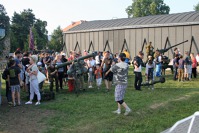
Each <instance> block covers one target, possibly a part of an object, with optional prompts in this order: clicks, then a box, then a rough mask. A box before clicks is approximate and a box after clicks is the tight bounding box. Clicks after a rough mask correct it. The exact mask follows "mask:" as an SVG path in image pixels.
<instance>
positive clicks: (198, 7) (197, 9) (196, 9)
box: [193, 3, 199, 11]
mask: <svg viewBox="0 0 199 133" xmlns="http://www.w3.org/2000/svg"><path fill="white" fill-rule="evenodd" d="M193 9H194V10H195V11H199V3H198V4H197V5H195V6H194V8H193Z"/></svg>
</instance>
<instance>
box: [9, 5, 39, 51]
mask: <svg viewBox="0 0 199 133" xmlns="http://www.w3.org/2000/svg"><path fill="white" fill-rule="evenodd" d="M34 22H35V15H34V14H33V13H32V10H31V9H28V10H24V11H23V12H21V13H16V12H14V16H13V17H12V25H11V31H12V34H13V35H14V37H13V38H14V39H12V40H11V45H12V46H11V48H12V49H11V50H12V51H15V50H16V47H19V48H21V50H24V48H27V47H28V40H27V38H28V35H29V31H30V28H31V27H32V26H33V24H34ZM13 40H17V41H13ZM26 50H27V49H26Z"/></svg>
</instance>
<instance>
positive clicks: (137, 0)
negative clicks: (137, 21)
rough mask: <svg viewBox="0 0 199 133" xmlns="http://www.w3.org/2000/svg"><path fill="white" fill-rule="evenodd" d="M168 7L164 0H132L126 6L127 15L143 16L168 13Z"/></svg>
mask: <svg viewBox="0 0 199 133" xmlns="http://www.w3.org/2000/svg"><path fill="white" fill-rule="evenodd" d="M169 11H170V8H169V6H167V5H166V4H165V3H164V0H133V3H132V5H130V6H128V7H127V8H126V13H127V14H128V17H143V16H149V15H158V14H169Z"/></svg>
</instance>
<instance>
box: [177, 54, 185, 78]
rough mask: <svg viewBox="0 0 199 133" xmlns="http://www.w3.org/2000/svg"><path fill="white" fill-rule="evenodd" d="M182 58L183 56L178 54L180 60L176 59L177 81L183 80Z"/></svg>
mask: <svg viewBox="0 0 199 133" xmlns="http://www.w3.org/2000/svg"><path fill="white" fill-rule="evenodd" d="M184 62H185V61H184V59H183V56H182V55H180V60H179V61H178V63H179V65H178V81H179V82H180V80H181V82H183V81H184Z"/></svg>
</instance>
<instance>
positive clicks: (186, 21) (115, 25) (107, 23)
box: [65, 11, 199, 33]
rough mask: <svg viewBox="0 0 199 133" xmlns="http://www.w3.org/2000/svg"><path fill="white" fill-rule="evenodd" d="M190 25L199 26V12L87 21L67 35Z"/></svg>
mask: <svg viewBox="0 0 199 133" xmlns="http://www.w3.org/2000/svg"><path fill="white" fill-rule="evenodd" d="M190 24H199V12H195V11H192V12H185V13H175V14H166V15H153V16H146V17H137V18H122V19H111V20H94V21H87V22H83V23H81V24H80V25H78V26H75V27H73V28H71V29H69V30H68V31H66V32H65V33H73V32H87V31H99V30H114V29H128V28H143V27H159V26H176V25H190Z"/></svg>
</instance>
